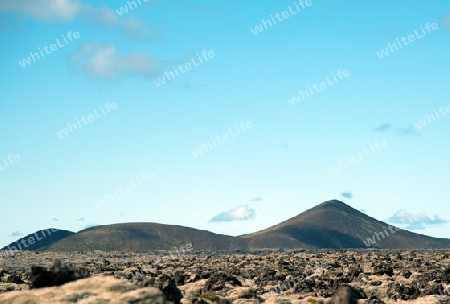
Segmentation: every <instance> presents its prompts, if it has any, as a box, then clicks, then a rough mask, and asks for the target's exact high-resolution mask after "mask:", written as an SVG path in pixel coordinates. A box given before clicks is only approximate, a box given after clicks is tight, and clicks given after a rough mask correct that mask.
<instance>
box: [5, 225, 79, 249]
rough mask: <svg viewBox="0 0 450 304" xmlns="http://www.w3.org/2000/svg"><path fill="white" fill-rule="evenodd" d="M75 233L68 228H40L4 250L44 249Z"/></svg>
mask: <svg viewBox="0 0 450 304" xmlns="http://www.w3.org/2000/svg"><path fill="white" fill-rule="evenodd" d="M73 234H75V233H74V232H72V231H68V230H59V229H55V228H49V229H45V230H38V231H36V232H35V233H32V234H29V235H27V236H25V237H23V238H20V239H18V240H17V241H15V242H12V243H11V244H9V245H8V246H5V247H3V248H2V249H3V250H8V249H11V250H44V249H45V248H47V247H48V246H49V245H51V244H53V243H55V242H57V241H59V240H62V239H64V238H66V237H68V236H70V235H73Z"/></svg>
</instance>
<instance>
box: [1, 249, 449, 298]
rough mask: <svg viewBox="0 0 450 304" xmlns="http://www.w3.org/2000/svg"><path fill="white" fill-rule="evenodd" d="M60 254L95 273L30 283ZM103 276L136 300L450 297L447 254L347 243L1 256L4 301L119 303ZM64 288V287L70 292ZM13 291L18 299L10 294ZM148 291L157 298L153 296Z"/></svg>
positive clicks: (75, 266)
mask: <svg viewBox="0 0 450 304" xmlns="http://www.w3.org/2000/svg"><path fill="white" fill-rule="evenodd" d="M57 260H60V261H61V262H62V265H63V266H64V265H66V266H69V267H72V268H71V269H81V270H83V273H89V275H88V276H89V277H90V278H87V279H79V280H78V281H76V282H75V283H69V284H66V285H63V286H62V287H50V288H39V289H31V290H30V287H31V285H32V282H33V280H34V281H36V278H35V276H34V278H33V274H32V273H31V266H33V265H38V266H43V267H45V268H47V269H50V268H51V267H52V265H53V264H54V263H55V261H57ZM105 277H106V278H105ZM106 279H107V280H112V279H115V280H117V283H120V284H124V286H128V287H121V288H124V289H125V290H126V291H127V292H129V293H131V295H132V297H131V298H129V299H133V300H129V299H128V300H126V301H125V300H123V301H125V302H124V303H158V301H162V302H161V303H163V302H164V301H165V300H164V298H167V295H169V297H170V296H172V297H173V298H172V299H171V300H172V302H177V301H178V300H177V299H176V297H177V296H176V294H177V293H178V290H176V289H177V288H178V289H179V291H180V296H181V295H182V299H181V303H263V302H265V303H320V301H324V303H326V302H328V301H333V302H335V303H352V302H351V300H349V299H347V300H342V296H341V299H340V300H338V299H337V296H336V293H337V292H338V291H339V290H341V293H345V291H342V288H343V287H345V286H350V287H351V289H350V290H347V292H348V295H347V296H348V297H349V298H351V297H354V298H355V299H356V298H357V299H358V302H359V303H383V302H384V303H394V302H405V303H406V302H412V303H450V256H449V254H448V253H446V252H442V251H441V252H415V251H390V252H388V251H386V252H381V251H373V252H369V251H360V252H358V251H345V250H340V251H322V252H306V251H303V252H295V251H292V252H264V251H260V252H232V253H231V252H196V251H190V252H188V253H183V254H181V253H178V254H171V255H167V254H165V255H163V254H162V253H156V252H153V253H151V252H141V253H140V252H101V251H84V252H70V253H55V252H39V253H37V252H32V251H18V252H16V254H15V255H14V256H13V257H8V258H5V259H3V260H1V261H0V282H1V283H0V303H25V302H20V300H19V299H20V298H21V297H26V296H27V297H29V296H30V295H29V294H27V293H38V292H40V297H41V299H42V302H39V301H37V300H38V299H39V297H38V296H37V294H35V296H34V297H32V298H34V299H36V302H35V303H45V295H46V294H47V296H48V295H52V296H50V297H53V298H52V299H53V301H52V302H47V303H76V302H81V303H116V302H115V301H118V298H117V297H116V298H115V297H114V296H111V292H110V291H108V290H110V288H109V287H108V288H109V289H108V288H106V289H105V288H104V287H102V286H103V285H102V284H103V283H98V280H106ZM89 280H94V281H92V282H97V283H95V284H94V283H92V284H93V285H95V286H97V288H91V289H89V290H90V291H89V292H86V286H87V285H89V284H87V283H86V282H90V281H89ZM95 280H97V281H95ZM127 281H128V282H127ZM78 282H85V284H84V285H83V284H82V283H78ZM35 284H36V283H35ZM92 284H91V285H92ZM104 284H106V286H110V285H111V284H112V283H111V281H107V282H106V281H105V282H104ZM108 284H109V285H108ZM164 284H166V286H165V287H164ZM67 286H73V287H70V288H69V287H67ZM83 286H84V287H83ZM130 286H134V287H130ZM175 286H176V288H175ZM151 287H157V288H159V289H160V290H162V289H164V288H165V294H166V296H162V293H161V295H160V296H161V298H158V295H156V296H155V294H157V293H158V290H157V289H156V288H151ZM171 288H172V289H173V290H172V289H171ZM135 289H136V290H135ZM42 290H47V291H48V292H47V293H45V292H44V293H43V291H42ZM55 290H57V291H55ZM62 290H65V291H64V292H65V293H67V295H65V297H63V296H62V295H64V294H63V293H62ZM15 291H20V292H15ZM144 291H145V292H144ZM349 291H351V292H349ZM55 292H58V294H59V295H60V297H58V299H64V300H56V296H55V294H56V293H55ZM133 292H134V293H133ZM120 294H122V296H125V295H123V293H120ZM149 294H151V297H150V296H149ZM127 296H130V295H127ZM153 296H155V297H156V298H152V297H153ZM140 297H141V298H140ZM12 298H14V299H15V300H14V301H11V300H7V299H12ZM144 298H146V299H147V300H145V299H144ZM150 298H151V299H153V300H148V299H150ZM157 298H158V300H155V299H157ZM47 300H50V299H47ZM82 301H84V302H82ZM119 302H120V301H119ZM119 302H117V303H119ZM29 303H33V302H29Z"/></svg>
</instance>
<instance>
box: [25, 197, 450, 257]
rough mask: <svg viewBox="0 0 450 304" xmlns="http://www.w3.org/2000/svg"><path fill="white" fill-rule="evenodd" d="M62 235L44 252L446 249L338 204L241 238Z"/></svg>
mask: <svg viewBox="0 0 450 304" xmlns="http://www.w3.org/2000/svg"><path fill="white" fill-rule="evenodd" d="M61 233H63V232H62V231H61ZM67 233H69V234H70V235H68V236H67V235H63V234H61V238H60V239H59V240H58V241H56V242H55V241H54V240H55V239H56V238H55V239H47V240H46V241H45V242H47V241H49V243H48V244H47V243H45V250H48V251H79V250H104V251H110V250H118V251H128V250H133V251H134V250H173V249H174V248H179V246H180V245H181V244H189V243H190V244H192V246H193V248H194V250H253V249H300V248H302V249H311V250H315V249H357V248H358V249H367V248H377V249H444V248H445V249H450V240H449V239H438V238H432V237H429V236H425V235H421V234H416V233H412V232H409V231H405V230H398V228H395V227H393V226H390V225H388V224H386V223H384V222H381V221H378V220H376V219H374V218H372V217H370V216H368V215H366V214H364V213H361V212H360V211H358V210H355V209H353V208H352V207H350V206H348V205H346V204H344V203H343V202H341V201H338V200H331V201H326V202H323V203H322V204H320V205H317V206H315V207H314V208H311V209H309V210H306V211H305V212H303V213H301V214H299V215H297V216H295V217H293V218H290V219H288V220H287V221H284V222H282V223H280V224H278V225H275V226H272V227H269V228H267V229H265V230H262V231H258V232H255V233H252V234H247V235H242V236H240V237H233V236H227V235H221V234H215V233H212V232H209V231H206V230H198V229H193V228H189V227H183V226H175V225H163V224H157V223H124V224H113V225H104V226H95V227H91V228H88V229H85V230H82V231H80V232H78V233H76V234H73V233H71V232H69V231H68V232H67ZM63 236H64V237H63ZM55 237H56V235H55ZM43 244H44V243H41V245H43ZM33 248H35V247H33ZM30 250H36V249H30Z"/></svg>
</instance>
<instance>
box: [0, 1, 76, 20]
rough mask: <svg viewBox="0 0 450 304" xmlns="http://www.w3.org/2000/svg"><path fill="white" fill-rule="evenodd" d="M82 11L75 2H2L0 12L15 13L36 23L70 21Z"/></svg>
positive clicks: (0, 2)
mask: <svg viewBox="0 0 450 304" xmlns="http://www.w3.org/2000/svg"><path fill="white" fill-rule="evenodd" d="M80 11H81V4H80V3H79V2H78V1H75V0H33V1H11V0H0V12H14V13H17V14H19V15H21V16H22V17H31V18H33V19H35V20H36V21H44V22H53V21H60V20H64V21H70V20H72V19H74V18H75V16H77V15H78V14H79V13H80Z"/></svg>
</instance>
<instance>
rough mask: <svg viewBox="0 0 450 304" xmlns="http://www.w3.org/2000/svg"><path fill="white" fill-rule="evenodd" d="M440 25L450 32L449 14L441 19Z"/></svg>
mask: <svg viewBox="0 0 450 304" xmlns="http://www.w3.org/2000/svg"><path fill="white" fill-rule="evenodd" d="M441 23H442V25H443V26H444V28H445V29H446V30H447V31H450V14H447V15H444V16H443V17H442V18H441Z"/></svg>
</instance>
